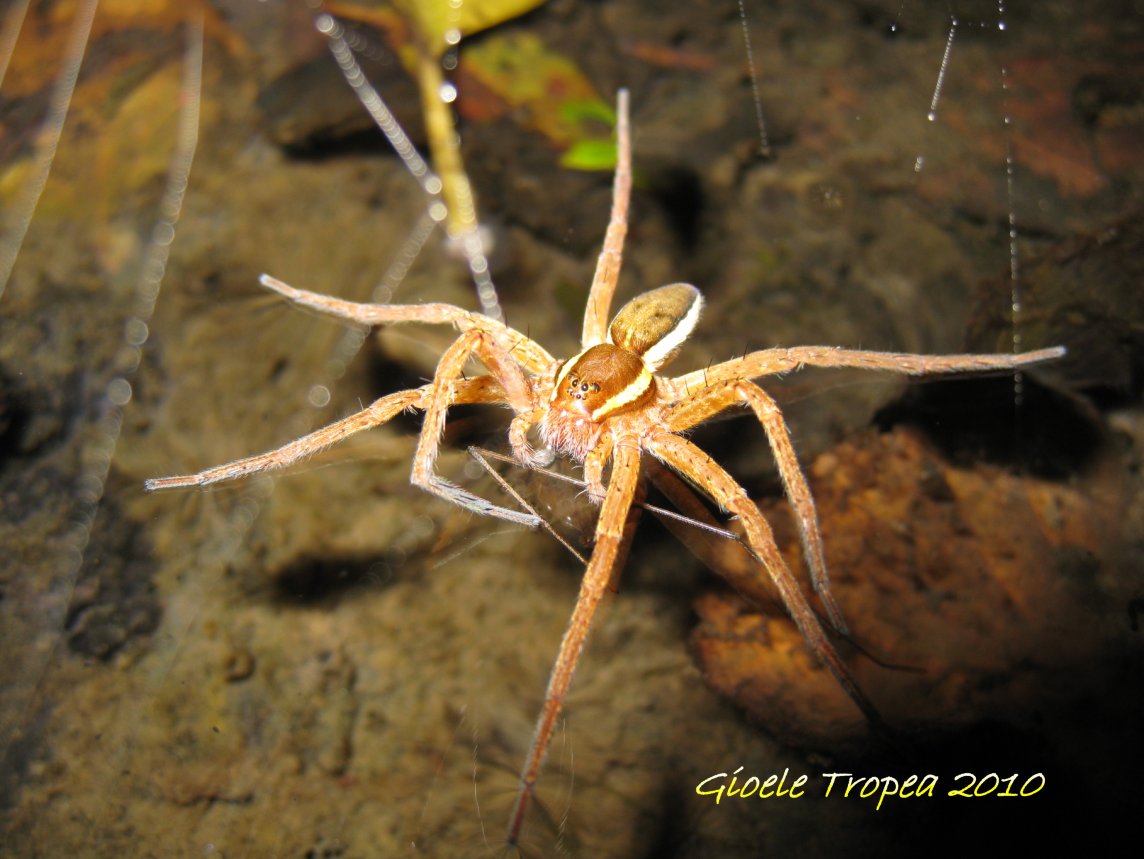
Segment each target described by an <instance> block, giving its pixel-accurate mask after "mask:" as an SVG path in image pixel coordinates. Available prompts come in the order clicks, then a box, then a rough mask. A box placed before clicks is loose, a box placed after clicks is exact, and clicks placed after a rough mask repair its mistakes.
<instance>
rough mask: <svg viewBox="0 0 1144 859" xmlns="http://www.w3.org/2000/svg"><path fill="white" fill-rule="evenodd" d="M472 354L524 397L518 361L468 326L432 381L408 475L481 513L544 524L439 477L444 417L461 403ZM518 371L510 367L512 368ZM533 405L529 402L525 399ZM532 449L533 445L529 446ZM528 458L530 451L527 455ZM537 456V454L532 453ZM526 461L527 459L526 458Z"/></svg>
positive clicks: (530, 524)
mask: <svg viewBox="0 0 1144 859" xmlns="http://www.w3.org/2000/svg"><path fill="white" fill-rule="evenodd" d="M471 355H476V356H477V357H478V358H479V359H480V360H481V361H482V362H484V364H485V365H486V366H487V367H488V368H489V369H490V370H491V371H492V372H493V375H494V378H496V380H497V382H498V383H499V384H500V386H501V388H502V389H504V390H505V391H506V392H507V391H508V390H510V389H512V388H518V389H519V388H520V386H521V385H523V386H524V388H523V389H522V390H520V392H519V396H521V397H524V396H526V394H525V391H527V390H529V389H528V387H527V380H526V379H524V378H523V375H522V374H521V371H520V368H519V366H517V365H516V364H514V363H513V362H512V361H511V360H510V359H509V358H508V356H507V355H506V354H504V353H503V351H502V350H501V349H500V347H499V346H498V345H497V344H496V342H495V340H493V339H492V338H490V337H488V336H487V334H486V332H485V331H483V330H482V329H473V330H470V331H466V332H465V333H464V334H462V335H461V336H460V337H458V338H457V340H456V341H455V342H454V343H453V345H452V346H450V347H449V348H448V349H446V350H445V354H444V355H442V356H441V360H440V362H439V363H438V364H437V370H436V372H435V373H434V375H433V381H432V382H431V383H430V384H429V385H428V388H429V394H428V404H427V406H426V408H425V418H424V420H423V421H422V423H421V435H420V437H419V438H418V440H417V451H416V453H414V455H413V474H412V475H411V477H410V479H411V481H412V483H413V485H414V486H419V487H420V488H422V489H424V490H425V491H426V492H431V493H432V494H434V495H436V496H437V497H438V498H443V499H444V500H446V501H449V502H451V503H453V504H457V505H459V506H461V507H464V508H466V509H468V510H471V511H473V512H474V513H479V514H481V515H482V516H495V517H496V518H498V519H504V520H505V521H507V522H512V523H514V524H516V525H524V526H526V527H528V528H535V527H537V526H538V525H539V524H540V520H539V518H538V517H537V516H534V515H532V514H530V513H521V512H520V511H518V510H512V509H510V508H508V507H501V506H499V505H496V504H493V503H492V502H490V501H488V500H487V499H485V498H481V497H480V496H479V495H474V494H473V493H472V492H469V491H468V490H467V489H462V488H461V487H460V486H457V485H456V484H455V483H452V482H450V481H448V480H446V479H445V478H443V477H441V476H440V475H438V474H437V473H436V472H435V471H434V468H433V467H434V465H435V464H436V462H437V452H438V449H439V447H440V444H441V435H442V433H443V432H444V430H445V417H446V415H447V413H448V410H449V406H450V405H452V404H453V403H455V402H457V397H456V392H457V390H458V385H459V383H460V382H461V381H462V380H461V379H460V378H459V377H460V375H461V371H462V370H463V369H464V366H465V362H466V361H468V360H469V357H470V356H471ZM510 367H511V368H513V369H514V370H515V372H509V368H510ZM506 398H507V399H509V401H510V404H512V405H513V406H514V408H519V406H520V405H523V404H517V403H512V397H511V395H509V394H507V393H506ZM527 408H528V409H529V410H531V401H530V400H529V402H528V403H527ZM526 449H527V451H531V448H527V446H526ZM525 456H526V457H528V456H529V454H527V453H526V454H525ZM531 456H532V457H533V458H534V457H535V456H536V454H535V453H534V452H533V453H532V454H531ZM525 461H526V462H527V459H526V460H525Z"/></svg>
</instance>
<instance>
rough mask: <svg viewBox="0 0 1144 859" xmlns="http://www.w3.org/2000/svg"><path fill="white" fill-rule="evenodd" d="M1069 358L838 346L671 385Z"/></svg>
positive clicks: (747, 361)
mask: <svg viewBox="0 0 1144 859" xmlns="http://www.w3.org/2000/svg"><path fill="white" fill-rule="evenodd" d="M1064 354H1065V348H1064V347H1063V346H1054V347H1052V348H1049V349H1038V350H1036V351H1035V352H1021V353H1018V354H1015V355H1013V354H1004V353H1003V354H999V355H912V354H910V353H907V352H867V351H865V350H863V349H839V348H836V347H833V346H797V347H793V348H790V349H763V350H761V351H758V352H751V353H750V354H748V355H744V356H743V357H741V358H734V359H732V360H730V361H724V362H723V363H721V364H716V365H714V366H713V367H708V368H707V369H705V370H696V371H695V372H694V373H688V374H686V375H684V376H677V377H676V378H674V379H671V380H670V381H669V384H670V385H672V386H675V387H676V389H677V390H679V391H681V392H687V393H693V392H696V391H699V390H701V389H702V388H705V387H708V386H711V385H716V384H718V383H720V382H727V381H731V380H739V379H757V378H759V377H760V376H773V375H775V374H777V373H786V372H789V371H791V370H798V369H801V368H802V367H857V368H859V369H864V370H885V371H888V372H891V373H904V374H906V375H909V376H924V375H928V374H931V373H974V372H977V373H980V372H985V371H989V370H1016V369H1019V368H1021V367H1027V366H1029V365H1030V364H1039V363H1041V362H1043V361H1052V360H1054V359H1056V358H1060V357H1062V356H1063V355H1064Z"/></svg>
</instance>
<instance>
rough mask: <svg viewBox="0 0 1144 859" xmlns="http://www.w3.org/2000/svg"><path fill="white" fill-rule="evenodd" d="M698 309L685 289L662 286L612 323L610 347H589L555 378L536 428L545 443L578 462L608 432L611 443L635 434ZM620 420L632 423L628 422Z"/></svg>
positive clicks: (696, 297)
mask: <svg viewBox="0 0 1144 859" xmlns="http://www.w3.org/2000/svg"><path fill="white" fill-rule="evenodd" d="M702 307H703V296H702V295H700V293H699V290H698V289H696V288H695V287H694V286H692V285H691V284H689V283H673V284H671V285H670V286H661V287H660V288H659V289H653V290H652V291H651V292H645V293H644V294H643V295H640V296H637V297H636V298H634V299H632V300H631V301H629V302H628V303H627V304H626V305H624V307H623V308H622V309H621V310H620V312H619V313H617V314H616V318H615V319H614V320H612V324H611V327H609V329H608V341H607V342H606V343H596V344H595V345H592V346H589V347H588V348H587V349H585V350H584V351H582V352H581V353H580V354H579V355H577V356H576V357H575V358H572V359H570V360H568V361H565V362H564V364H562V365H561V367H560V369H559V371H558V372H557V373H556V380H555V384H554V385H553V386H552V394H551V395H550V396H549V403H548V413H547V415H545V417H544V419H543V420H542V421H541V422H540V437H541V438H542V439H543V440H544V443H545V444H547V445H548V446H549V447H551V448H552V449H553V450H556V451H559V452H560V453H564V454H567V455H568V456H571V457H574V458H575V459H578V460H580V461H581V462H582V461H584V459H585V458H587V456H588V454H589V453H590V452H591V451H592V449H593V448H594V447H596V446H597V445H598V444H599V442H600V437H601V434H602V432H603V431H604V428H605V426H606V425H607V426H608V427H609V428H610V429H612V434H613V441H614V440H615V437H616V436H623V435H628V434H631V433H632V432H635V433H636V434H638V433H639V425H640V424H646V423H648V422H647V417H648V415H647V414H646V410H647V409H648V407H649V406H650V405H652V404H653V403H654V402H655V401H656V398H657V396H658V395H659V392H658V391H657V385H658V384H660V383H659V381H658V380H657V379H656V377H655V376H654V375H653V374H654V372H655V371H656V370H657V369H659V367H661V366H663V365H664V364H665V363H667V362H668V361H670V360H671V359H672V358H673V357H675V353H676V352H677V351H678V349H679V345H680V344H681V343H682V342H683V341H684V340H685V339H687V336H688V335H689V334H690V333H691V330H692V329H693V328H694V327H695V323H696V322H697V321H698V320H699V311H700V310H701V309H702ZM625 415H629V416H634V420H633V421H625V420H624V416H625ZM633 423H634V425H630V424H633Z"/></svg>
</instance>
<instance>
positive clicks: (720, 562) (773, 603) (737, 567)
mask: <svg viewBox="0 0 1144 859" xmlns="http://www.w3.org/2000/svg"><path fill="white" fill-rule="evenodd" d="M644 470H645V472H646V473H647V476H648V477H649V478H651V482H652V483H653V484H654V485H655V488H656V489H658V490H659V491H660V492H661V493H663V495H664V496H665V497H666V498H667V499H668V500H669V501H670V502H671V503H672V506H674V507H675V509H676V510H677V511H679V514H680V519H675V518H672V517H668V516H662V515H660V516H659V520H660V522H661V523H663V525H664V526H665V527H666V528H667V530H669V531H670V532H671V533H672V534H674V535H675V536H676V538H677V539H678V540H679V541H680V542H681V543H683V545H685V546H686V547H687V549H688V551H690V552H691V554H693V555H694V556H695V557H696V558H698V559H699V560H700V561H702V562H703V564H704V566H706V567H707V569H709V570H712V571H715V572H718V574H719V575H720V576H722V577H723V578H724V579H726V580H727V583H728V584H729V585H731V587H732V588H734V590H735V591H736V592H738V593H740V594H742V595H743V596H744V597H746V598H747V599H748V600H750V601H751V602H752V603H754V604H755V605H757V606H759V607H760V608H767V609H769V608H771V607H774V608H777V609H780V610H781V603H780V602H779V601H778V600H777V599H776V598H775V593H774V591H772V590H767V589H766V588H765V587H763V583H762V582H761V581H760V580H759V577H758V565H762V566H763V567H764V568H765V567H766V564H764V563H763V559H762V558H760V557H759V556H758V555H756V554H755V553H754V552H752V551H751V548H750V546H749V545H748V544H747V542H746V541H745V540H743V539H741V538H739V537H738V536H737V535H736V534H732V533H731V532H730V531H727V530H725V529H724V527H723V525H721V524H720V523H719V522H718V520H716V519H715V517H714V516H712V515H711V511H710V510H708V509H707V506H706V505H705V504H704V503H703V502H702V501H700V500H699V497H698V495H697V494H696V492H695V490H694V489H692V488H691V486H690V485H689V484H688V483H687V482H686V481H684V480H683V479H682V478H680V477H679V475H677V474H676V473H675V472H674V471H672V470H671V469H670V468H668V467H667V466H666V465H664V464H663V463H661V462H660V461H659V460H658V459H655V458H654V457H649V458H648V459H647V460H646V461H645V463H644ZM652 512H653V513H655V512H657V511H656V510H652ZM715 534H718V535H719V537H718V538H716V537H715ZM740 571H743V572H740ZM747 571H749V572H747Z"/></svg>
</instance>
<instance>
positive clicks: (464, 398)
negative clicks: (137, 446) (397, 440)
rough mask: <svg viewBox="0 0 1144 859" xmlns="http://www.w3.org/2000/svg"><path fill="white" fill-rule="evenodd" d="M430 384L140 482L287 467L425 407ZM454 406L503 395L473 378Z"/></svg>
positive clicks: (193, 480) (491, 382) (157, 484)
mask: <svg viewBox="0 0 1144 859" xmlns="http://www.w3.org/2000/svg"><path fill="white" fill-rule="evenodd" d="M431 391H432V386H431V385H422V386H421V387H420V388H413V389H411V390H408V391H396V392H394V393H392V394H387V395H386V396H384V397H379V398H378V399H376V400H374V401H373V402H372V403H370V404H369V405H368V406H366V407H365V408H364V409H362V410H361V411H360V412H354V413H353V414H352V415H349V416H348V417H344V418H342V419H341V420H339V421H334V423H332V424H328V425H327V426H324V427H322V428H321V429H319V430H315V431H314V432H312V433H310V434H309V435H304V436H302V437H301V438H296V439H294V440H293V441H292V442H289V443H288V444H284V445H282V447H279V448H275V449H274V450H271V451H268V452H267V453H261V454H258V455H257V456H248V457H246V458H245V459H237V460H235V461H234V462H228V463H226V464H224V465H216V466H215V467H214V468H208V469H206V470H205V471H200V472H198V473H197V474H186V475H180V476H177V477H154V478H151V479H150V480H145V481H144V482H143V487H144V489H146V490H147V491H148V492H154V491H155V490H158V489H178V488H182V487H188V486H209V485H210V484H212V483H221V482H223V481H225V480H236V479H238V478H240V477H246V476H248V475H251V474H257V473H259V472H262V471H274V470H277V469H282V468H286V467H287V466H290V465H293V464H294V463H296V462H299V461H301V460H303V459H305V458H306V457H308V456H312V455H313V454H315V453H318V452H319V451H321V450H325V449H326V448H327V447H330V446H332V445H334V444H337V443H338V442H340V441H342V440H343V439H346V438H349V437H350V436H351V435H354V434H355V433H359V432H361V431H362V430H367V429H370V428H372V427H376V426H381V425H382V424H384V423H386V422H387V421H390V420H392V419H393V418H394V417H395V416H396V415H397V414H398V413H399V412H403V411H405V410H406V409H422V410H424V409H425V408H427V406H428V403H429V396H430V394H431ZM453 401H454V402H455V403H462V404H476V403H500V402H503V401H504V395H503V393H502V392H501V390H500V386H499V385H497V383H496V380H495V379H494V378H492V377H491V376H481V377H479V378H476V379H463V380H461V382H460V383H459V384H458V386H457V388H456V390H455V391H454V399H453Z"/></svg>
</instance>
